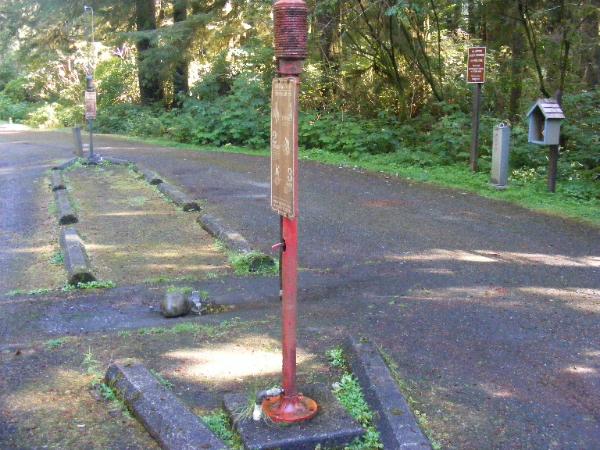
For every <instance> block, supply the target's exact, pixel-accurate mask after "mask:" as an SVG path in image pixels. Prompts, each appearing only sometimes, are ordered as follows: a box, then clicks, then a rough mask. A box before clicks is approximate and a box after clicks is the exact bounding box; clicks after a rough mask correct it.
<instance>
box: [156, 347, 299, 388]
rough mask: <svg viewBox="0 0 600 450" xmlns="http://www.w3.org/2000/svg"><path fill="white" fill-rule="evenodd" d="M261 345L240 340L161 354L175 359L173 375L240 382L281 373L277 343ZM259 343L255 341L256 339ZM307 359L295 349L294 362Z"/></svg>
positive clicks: (194, 378) (195, 378)
mask: <svg viewBox="0 0 600 450" xmlns="http://www.w3.org/2000/svg"><path fill="white" fill-rule="evenodd" d="M261 341H262V342H263V344H270V348H265V347H264V346H261V345H256V346H253V345H252V343H251V342H247V341H246V340H241V341H239V342H237V343H236V342H233V343H230V344H226V345H222V346H217V347H213V348H208V349H180V350H174V351H171V352H167V353H165V355H164V356H165V357H166V358H169V359H174V360H178V361H179V362H180V370H177V371H176V372H175V374H176V376H179V377H182V378H186V379H193V380H206V379H208V380H211V381H216V382H220V381H242V380H243V379H244V378H247V377H256V376H267V375H275V374H278V373H281V358H282V357H281V351H280V350H279V342H277V341H275V340H274V339H271V338H263V339H262V340H261ZM255 343H256V344H259V342H256V341H255ZM310 359H311V358H310V357H309V356H308V355H307V354H306V353H304V352H302V351H300V350H299V351H298V359H297V361H298V364H301V363H304V362H307V361H309V360H310Z"/></svg>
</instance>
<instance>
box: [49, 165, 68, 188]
mask: <svg viewBox="0 0 600 450" xmlns="http://www.w3.org/2000/svg"><path fill="white" fill-rule="evenodd" d="M50 178H51V180H50V182H51V185H52V191H60V190H61V189H66V188H65V182H64V181H63V177H62V172H61V171H60V170H53V171H52V174H51V175H50Z"/></svg>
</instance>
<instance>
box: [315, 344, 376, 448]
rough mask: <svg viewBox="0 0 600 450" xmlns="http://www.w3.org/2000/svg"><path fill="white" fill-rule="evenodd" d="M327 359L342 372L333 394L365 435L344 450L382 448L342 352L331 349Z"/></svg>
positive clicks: (363, 398)
mask: <svg viewBox="0 0 600 450" xmlns="http://www.w3.org/2000/svg"><path fill="white" fill-rule="evenodd" d="M327 357H328V358H329V363H330V364H331V366H332V367H335V368H336V369H340V370H341V371H342V377H341V378H340V381H338V382H337V383H334V387H333V394H334V395H335V397H336V398H337V399H338V400H339V402H340V403H341V404H342V406H343V407H344V408H345V409H346V411H348V413H349V414H350V415H351V416H352V417H353V418H354V419H355V420H356V421H357V422H358V423H360V424H361V426H362V427H363V428H364V430H365V435H364V436H363V437H362V438H360V439H356V440H355V441H354V442H353V443H352V444H350V445H349V446H348V447H346V449H348V450H374V449H380V448H383V444H382V443H381V439H380V438H379V432H378V431H377V428H376V427H375V424H374V423H373V420H374V417H375V416H374V413H373V411H371V408H369V405H368V404H367V402H366V400H365V397H364V395H363V392H362V389H361V387H360V385H359V384H358V380H357V379H356V378H355V377H354V375H352V373H351V372H350V368H349V366H348V363H347V361H346V358H345V356H344V352H343V350H342V349H341V348H339V347H336V348H333V349H331V350H329V351H328V352H327Z"/></svg>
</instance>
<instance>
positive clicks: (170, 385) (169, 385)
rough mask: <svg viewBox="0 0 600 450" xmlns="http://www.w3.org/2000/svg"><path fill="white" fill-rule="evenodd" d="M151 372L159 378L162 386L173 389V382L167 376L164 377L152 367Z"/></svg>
mask: <svg viewBox="0 0 600 450" xmlns="http://www.w3.org/2000/svg"><path fill="white" fill-rule="evenodd" d="M150 373H151V374H152V375H154V378H156V379H157V380H158V382H159V383H160V384H161V386H164V387H166V388H167V389H173V383H171V382H170V381H169V380H167V379H166V378H165V377H163V376H162V375H161V374H160V373H159V372H157V371H156V370H154V369H150Z"/></svg>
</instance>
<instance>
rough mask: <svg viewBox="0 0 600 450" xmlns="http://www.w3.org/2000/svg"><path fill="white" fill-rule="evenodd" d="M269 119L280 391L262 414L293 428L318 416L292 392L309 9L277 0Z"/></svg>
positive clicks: (298, 1)
mask: <svg viewBox="0 0 600 450" xmlns="http://www.w3.org/2000/svg"><path fill="white" fill-rule="evenodd" d="M273 13H274V18H275V56H276V57H277V72H278V74H279V77H278V78H276V79H275V80H274V81H273V112H272V118H271V207H272V208H273V209H274V210H275V211H276V212H277V213H278V214H279V215H280V216H281V227H282V230H281V236H282V242H281V244H280V248H281V289H282V348H283V370H282V372H283V374H282V376H283V391H284V393H283V394H282V395H281V396H280V397H272V398H267V399H266V400H265V401H264V403H263V410H264V412H265V414H266V415H267V416H269V417H270V418H271V420H273V421H274V422H283V423H294V422H302V421H305V420H308V419H311V418H312V417H314V416H315V415H316V414H317V410H318V407H317V404H316V402H315V401H314V400H312V399H310V398H308V397H305V396H303V395H302V394H300V393H299V392H298V390H297V387H296V328H297V316H298V312H297V293H298V94H299V90H300V88H299V87H300V74H301V73H302V68H303V63H304V60H305V59H306V57H307V56H308V46H307V42H308V7H307V6H306V3H305V2H304V0H278V1H276V2H275V4H274V6H273Z"/></svg>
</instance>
